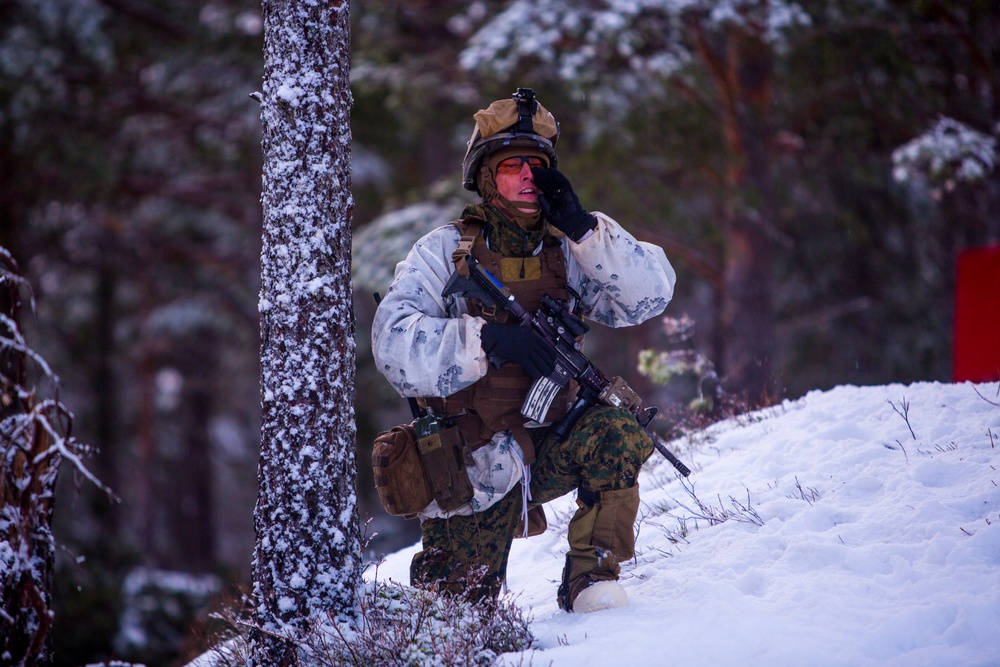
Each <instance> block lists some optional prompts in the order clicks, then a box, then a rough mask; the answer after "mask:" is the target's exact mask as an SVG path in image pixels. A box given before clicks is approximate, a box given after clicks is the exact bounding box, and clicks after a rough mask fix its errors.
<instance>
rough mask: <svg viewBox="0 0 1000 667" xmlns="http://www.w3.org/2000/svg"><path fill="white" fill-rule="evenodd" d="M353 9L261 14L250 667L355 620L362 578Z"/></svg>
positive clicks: (331, 2) (280, 2)
mask: <svg viewBox="0 0 1000 667" xmlns="http://www.w3.org/2000/svg"><path fill="white" fill-rule="evenodd" d="M349 42H350V31H349V9H348V3H347V2H346V1H339V0H323V1H321V0H298V1H297V2H289V1H287V0H265V1H264V91H263V96H262V98H261V104H262V111H261V120H262V123H263V130H264V136H263V148H264V188H263V198H262V201H263V207H264V234H263V249H262V254H261V262H262V272H261V282H262V285H261V296H260V314H261V339H262V340H261V381H262V387H261V390H262V409H263V414H262V419H263V423H262V425H261V452H260V463H259V467H258V482H259V490H258V500H257V508H256V510H255V513H254V523H255V527H256V533H257V548H256V551H255V554H254V564H253V579H254V591H255V594H256V597H257V600H256V608H255V615H256V621H257V623H256V624H257V625H258V627H259V630H258V631H257V632H256V633H255V634H254V636H253V637H252V640H251V643H252V647H251V650H252V653H253V663H254V664H256V665H268V666H269V667H271V666H276V665H293V664H299V663H298V656H297V654H296V650H295V648H296V646H295V645H296V643H297V642H298V641H300V640H301V639H302V638H303V637H304V635H305V634H306V632H307V631H308V629H309V628H310V627H312V626H313V625H314V624H317V623H321V622H323V621H324V620H326V619H327V618H329V617H330V616H333V617H339V618H341V619H348V620H349V619H353V618H354V617H355V613H356V599H355V589H354V585H355V583H356V582H357V581H358V579H359V578H360V575H361V553H360V552H361V546H360V528H359V525H358V515H357V497H356V491H355V482H356V477H357V472H356V465H355V422H354V376H355V342H354V316H353V310H352V307H351V302H352V293H351V283H350V265H351V253H350V249H351V213H352V209H353V204H354V202H353V199H352V197H351V193H350V187H351V180H350V146H351V131H350V103H351V96H350V81H349V74H350V72H349V70H350V61H349V57H348V54H349Z"/></svg>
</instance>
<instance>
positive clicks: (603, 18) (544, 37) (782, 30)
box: [459, 0, 811, 85]
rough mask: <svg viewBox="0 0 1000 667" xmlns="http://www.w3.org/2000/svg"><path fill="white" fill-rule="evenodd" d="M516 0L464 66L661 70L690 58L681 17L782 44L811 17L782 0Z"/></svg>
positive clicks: (565, 73) (576, 71)
mask: <svg viewBox="0 0 1000 667" xmlns="http://www.w3.org/2000/svg"><path fill="white" fill-rule="evenodd" d="M581 4H582V6H578V5H575V4H573V3H566V2H564V0H517V1H515V2H513V3H511V5H510V6H509V7H508V8H507V9H506V10H504V11H503V12H501V13H500V14H498V15H497V16H496V17H494V18H493V19H492V20H491V21H489V22H488V23H487V24H486V25H484V26H483V27H482V28H480V29H479V31H478V32H476V33H475V34H474V35H473V36H472V37H471V38H470V39H469V42H468V45H467V46H466V48H465V50H464V51H463V52H462V54H461V56H460V60H459V62H460V64H461V65H462V67H464V68H465V69H468V70H480V69H485V70H490V71H492V72H494V73H497V74H500V75H503V76H510V75H511V74H512V73H513V72H515V71H516V70H518V69H523V68H524V67H525V66H526V65H534V66H538V67H539V69H544V70H546V71H547V72H549V73H554V74H555V76H557V77H558V78H559V79H562V80H563V81H566V82H569V83H572V84H583V85H586V84H588V83H594V82H596V81H597V80H598V79H600V74H601V73H605V74H611V73H615V74H616V75H617V76H622V75H623V74H625V73H631V74H633V75H637V76H640V75H641V76H645V77H656V76H660V77H667V76H670V75H672V74H674V73H676V72H678V71H679V70H680V69H681V68H683V67H684V66H686V65H687V64H688V63H689V62H690V61H691V52H690V50H689V48H688V45H687V44H686V43H685V37H684V36H685V34H686V33H687V32H688V31H687V30H685V27H684V26H685V23H686V22H687V21H691V20H695V21H698V22H699V23H700V24H701V25H702V26H703V27H704V28H707V29H710V30H711V29H731V28H736V29H738V30H741V31H743V32H747V33H749V34H751V35H754V36H756V37H757V38H759V39H761V40H762V41H764V42H766V43H769V44H771V45H772V46H774V47H775V48H776V49H780V48H781V47H782V45H783V43H784V36H785V34H786V33H787V31H788V30H790V29H793V28H796V27H800V26H804V25H809V24H810V23H811V19H810V17H809V15H808V14H807V13H806V12H805V10H803V9H802V7H800V6H799V5H798V3H795V2H787V1H786V0H601V1H600V2H591V3H581Z"/></svg>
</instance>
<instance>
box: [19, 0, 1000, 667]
mask: <svg viewBox="0 0 1000 667" xmlns="http://www.w3.org/2000/svg"><path fill="white" fill-rule="evenodd" d="M351 12H352V24H353V25H352V31H353V35H352V46H351V49H352V89H353V93H354V109H353V114H352V130H353V137H354V144H353V146H352V153H353V177H352V178H353V192H354V198H355V208H354V214H353V215H354V217H353V228H354V233H355V257H354V280H355V297H356V301H357V302H356V313H357V338H358V377H357V396H356V411H357V417H358V448H359V456H358V458H359V462H360V463H361V468H362V469H361V470H360V471H359V487H360V488H359V492H360V499H359V500H360V505H361V512H362V514H363V515H364V514H367V515H370V516H373V517H375V519H374V521H373V526H374V527H375V529H377V531H378V532H379V533H380V534H379V536H378V537H377V538H376V539H375V540H373V542H372V543H371V545H370V549H371V552H372V553H373V554H374V553H378V552H385V551H389V550H394V549H396V548H398V547H399V546H401V545H404V544H408V543H411V542H412V541H413V540H415V539H416V533H415V529H416V526H415V524H414V522H403V521H402V520H398V519H396V520H387V518H386V517H385V516H384V515H382V514H381V513H380V512H379V509H378V503H377V500H376V499H375V496H374V493H373V489H372V487H371V476H370V471H369V470H368V469H367V467H366V462H367V460H368V455H367V452H368V451H369V448H370V443H371V441H372V438H373V437H374V435H375V433H376V432H378V431H379V430H382V429H385V428H388V427H390V426H392V425H394V424H396V423H399V422H401V421H404V420H406V419H407V417H408V411H407V409H406V404H405V402H404V401H402V399H400V398H399V397H397V396H396V395H395V394H394V393H393V392H392V390H391V388H390V387H389V386H388V383H386V382H385V381H384V380H383V379H382V378H381V377H380V376H379V375H378V373H377V372H376V370H375V369H374V367H373V363H372V361H371V357H370V352H369V349H368V338H369V331H368V326H369V325H370V322H371V313H372V310H373V306H374V301H373V299H372V293H373V292H376V291H384V290H385V288H386V287H387V286H388V283H389V280H390V279H391V275H392V267H393V266H394V265H395V263H396V262H397V261H398V260H399V259H401V258H402V257H403V255H404V254H405V252H406V249H407V248H408V247H409V245H410V244H411V243H412V242H413V241H414V240H415V238H416V237H417V236H418V235H419V234H420V233H422V232H423V231H425V230H428V229H430V228H431V227H433V226H436V225H438V224H443V223H446V222H448V221H449V220H451V219H453V218H455V217H456V216H457V215H458V213H459V212H460V210H461V206H462V204H463V203H464V202H467V201H470V199H469V196H468V193H464V192H463V191H462V190H461V186H460V165H461V159H462V155H463V154H464V150H465V142H466V140H467V139H468V136H469V134H470V133H471V130H472V126H471V115H472V113H473V112H474V111H475V110H477V109H479V108H484V107H485V106H486V105H487V104H488V103H489V102H490V101H492V100H494V99H499V98H504V97H508V96H509V95H510V94H511V93H512V92H513V91H514V90H515V88H516V87H518V86H527V87H532V88H534V89H536V90H537V91H538V93H539V98H540V100H541V101H542V103H543V104H544V105H545V106H546V107H547V108H548V109H549V110H551V111H552V112H553V113H554V115H555V116H556V118H557V119H558V120H559V121H560V123H561V125H562V132H563V133H562V137H561V139H560V142H559V145H558V149H559V155H560V165H561V167H562V168H563V170H564V171H565V172H566V173H567V175H568V176H569V177H570V179H571V180H572V182H573V183H574V186H575V187H576V189H577V190H578V192H579V194H580V198H581V200H582V202H583V203H584V206H586V207H587V208H589V209H591V210H602V211H605V212H607V213H609V214H610V215H612V216H613V217H615V218H616V219H617V220H619V221H620V222H621V223H622V224H623V225H625V226H626V227H627V228H628V229H629V230H630V231H632V232H633V233H634V234H635V235H636V236H637V237H639V238H640V239H644V240H649V241H653V242H656V243H659V244H661V245H662V246H663V247H664V248H665V249H666V251H667V254H668V256H669V257H670V259H671V261H672V262H673V264H674V266H675V267H676V269H677V272H678V288H677V293H676V295H675V298H674V301H673V303H672V304H671V306H670V308H669V311H668V312H669V313H670V314H671V315H672V316H673V317H680V316H682V315H684V314H686V315H688V316H690V318H692V319H693V320H694V322H695V323H696V325H697V329H696V334H695V336H694V338H693V339H692V340H691V341H689V343H688V344H689V345H690V346H692V347H693V348H695V349H696V350H698V351H699V352H700V353H702V354H703V355H704V356H705V357H707V358H708V359H710V360H711V361H712V362H713V364H714V366H715V370H716V371H717V372H718V374H719V375H720V377H722V378H723V385H724V387H725V388H726V389H727V390H728V391H730V392H734V393H740V392H744V393H747V394H748V395H750V396H753V397H759V396H762V395H768V396H771V397H790V398H794V397H797V396H800V395H802V394H803V393H805V392H806V391H808V390H810V389H826V388H830V387H833V386H836V385H838V384H858V385H867V384H882V383H889V382H904V383H905V382H911V381H915V380H941V381H948V380H950V379H951V365H952V318H953V308H954V291H955V266H956V258H957V257H958V255H959V253H960V252H962V251H963V250H966V249H969V248H974V247H980V246H986V245H990V244H996V243H998V242H1000V216H998V215H997V211H998V210H1000V175H998V173H997V171H996V170H995V169H994V165H995V162H996V159H997V157H996V140H997V136H998V134H1000V7H998V5H997V3H996V2H995V1H989V2H987V1H983V0H972V1H970V2H964V3H952V2H936V1H928V0H922V1H919V2H896V1H894V0H884V1H876V2H872V1H871V0H867V1H858V2H852V1H850V0H802V1H800V2H795V3H790V2H784V1H780V2H779V1H774V0H772V1H767V0H728V1H724V2H701V1H698V0H683V1H681V0H675V1H674V2H667V1H653V0H643V1H639V0H632V1H625V0H604V1H596V0H595V1H594V2H586V3H564V2H556V1H554V0H538V1H536V2H530V3H529V2H503V3H499V2H497V3H487V2H453V1H449V0H438V1H433V2H432V1H430V0H426V1H415V0H396V1H393V2H389V1H380V0H371V1H369V2H364V3H352V8H351ZM0 19H2V22H0V26H2V27H0V245H2V246H4V247H6V248H7V249H9V250H10V251H11V253H12V254H13V256H14V258H15V259H17V260H18V262H19V263H20V265H21V270H22V273H23V274H24V275H25V276H26V278H27V279H28V280H29V281H30V282H31V284H32V285H33V286H34V296H35V299H36V303H37V308H36V313H35V314H34V315H28V316H26V318H25V322H24V323H23V326H24V329H25V330H26V334H27V337H28V340H29V342H30V343H31V344H32V346H33V347H34V348H35V349H36V350H37V351H39V352H40V353H41V354H42V356H44V357H45V358H46V359H47V360H48V362H49V363H50V365H51V366H52V368H54V369H55V370H56V372H57V373H58V374H59V375H60V377H61V388H60V392H61V393H60V397H61V399H62V400H63V402H64V403H66V404H67V405H68V406H69V407H70V408H71V409H72V410H73V411H74V413H75V422H74V428H75V431H74V434H75V435H76V436H77V437H78V438H79V439H80V440H82V441H84V442H86V443H89V444H91V445H93V446H94V447H96V448H97V449H98V450H99V454H97V455H95V456H94V457H92V458H91V459H90V461H89V462H88V465H89V467H90V468H91V469H92V470H93V472H94V473H95V474H96V475H97V476H98V477H99V478H100V479H102V480H103V481H104V482H105V483H106V484H108V485H109V486H110V487H111V488H112V489H114V491H115V493H116V494H117V496H118V497H119V498H120V502H111V501H109V499H108V498H107V496H105V495H104V494H102V493H101V492H99V491H98V490H96V489H94V488H91V486H90V485H88V484H87V483H81V480H80V479H79V478H78V476H75V475H73V474H72V471H71V470H66V471H65V473H66V474H64V475H63V476H62V479H61V481H60V488H59V493H58V495H57V503H56V510H55V521H56V536H57V539H58V540H59V543H60V545H61V546H62V550H61V551H60V554H59V558H58V561H57V570H56V574H55V580H54V581H55V592H56V598H55V610H56V614H57V615H56V618H55V622H54V627H53V632H52V639H53V643H54V646H53V648H54V650H55V655H56V663H55V664H59V665H62V664H65V665H78V664H82V663H83V662H85V661H96V660H104V659H108V658H110V657H112V656H114V657H117V658H121V659H127V660H134V661H144V662H146V663H147V664H149V665H151V666H154V665H169V664H177V662H178V661H179V660H183V658H184V657H185V656H186V655H193V654H194V653H195V652H197V650H198V642H199V638H198V632H199V630H198V629H197V628H194V629H192V627H193V626H192V619H198V618H204V613H203V612H204V610H205V608H206V607H207V606H208V605H209V604H211V602H210V601H211V600H216V599H218V598H220V597H224V596H225V595H226V594H227V593H229V592H232V591H236V590H238V589H240V588H244V589H245V588H246V586H247V585H248V582H249V569H250V563H251V556H252V551H253V526H252V517H253V505H254V501H255V499H256V468H257V452H258V443H259V437H260V393H259V352H260V349H259V341H258V332H259V325H258V314H257V299H258V290H259V285H260V261H259V260H260V233H261V210H260V192H261V184H260V174H261V147H260V119H259V107H258V104H257V102H256V101H254V99H252V98H251V97H250V94H251V93H253V92H254V91H256V90H259V88H260V82H261V76H262V65H263V63H262V57H261V51H262V39H263V25H262V21H261V13H260V6H259V4H258V3H256V2H251V1H249V0H228V1H214V2H193V1H191V0H173V1H171V2H158V1H142V0H9V1H8V2H6V3H4V4H3V5H2V7H0ZM672 344H673V342H672V340H671V338H670V337H669V336H668V334H667V332H666V331H665V330H664V328H663V326H662V325H661V323H660V322H650V323H647V324H645V325H643V326H641V327H637V328H635V329H633V330H630V331H628V332H617V333H615V334H613V335H608V334H607V333H605V332H596V333H595V335H594V336H592V337H591V338H590V339H589V340H588V351H589V352H591V353H592V356H593V357H594V358H596V359H599V360H600V365H601V366H602V368H604V369H605V370H606V371H609V372H611V373H620V374H623V375H625V376H626V377H627V379H628V380H629V382H630V383H631V384H632V385H633V386H635V387H637V388H638V389H639V390H640V393H641V394H643V395H644V396H645V397H647V403H651V404H657V403H659V404H661V405H664V404H670V403H671V402H672V401H674V402H676V401H677V400H680V399H679V398H678V397H677V396H675V395H672V394H671V393H670V390H669V387H663V386H661V385H658V384H656V383H655V382H654V381H653V380H652V379H651V378H649V377H646V376H644V375H642V374H640V373H638V371H637V370H636V367H637V356H638V353H639V351H640V350H643V349H654V350H663V349H666V348H668V347H670V346H671V345H672Z"/></svg>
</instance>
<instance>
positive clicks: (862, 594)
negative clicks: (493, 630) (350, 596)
mask: <svg viewBox="0 0 1000 667" xmlns="http://www.w3.org/2000/svg"><path fill="white" fill-rule="evenodd" d="M699 437H700V441H699V442H691V443H688V444H686V445H679V446H678V447H677V448H678V450H679V452H678V453H679V454H680V456H681V458H683V459H684V460H685V461H687V462H688V463H689V465H691V467H692V469H693V470H694V473H693V474H692V476H691V478H690V480H689V482H688V484H689V487H693V495H692V493H691V492H689V490H688V489H685V487H684V486H682V484H681V483H680V481H679V480H678V477H677V476H676V474H675V473H674V471H673V468H672V467H671V466H670V464H669V463H667V462H666V461H665V460H664V459H662V458H660V457H659V455H658V454H654V455H653V456H654V458H653V459H651V460H650V462H649V463H648V464H647V465H646V467H645V469H644V471H643V476H642V477H641V479H640V485H641V489H642V501H643V504H642V507H641V509H640V521H639V537H638V543H637V554H638V555H637V557H636V559H635V560H634V561H633V562H631V563H629V564H626V565H625V567H624V568H623V583H624V586H625V588H626V590H627V591H628V594H629V596H630V598H631V601H632V602H631V604H630V606H628V607H626V608H623V609H617V610H611V611H604V612H598V613H595V614H588V615H574V614H566V613H564V612H562V611H560V610H559V609H558V608H557V606H556V602H555V591H556V587H557V585H558V579H559V576H560V573H561V569H562V565H563V553H564V548H565V547H564V545H565V530H566V523H567V521H568V519H569V516H570V514H571V513H572V510H573V508H574V503H573V499H572V497H566V498H563V499H561V500H560V501H558V502H556V503H551V504H550V505H548V506H546V510H547V514H548V516H549V530H548V532H546V533H545V534H544V535H541V536H538V537H535V538H531V539H529V540H517V541H516V542H515V545H514V549H513V553H512V555H511V564H510V569H509V572H508V583H509V586H510V590H511V592H512V593H514V594H516V595H517V596H518V598H517V599H518V601H519V603H520V604H521V605H522V606H523V607H524V608H525V609H526V610H530V611H529V614H530V616H531V617H532V618H533V619H534V621H533V623H532V630H533V632H534V634H535V636H536V637H537V638H538V648H537V649H536V650H535V651H534V652H533V653H532V652H528V653H526V654H524V655H522V654H516V655H507V656H504V659H503V663H504V664H507V665H527V664H529V661H530V664H533V665H536V666H539V667H540V666H543V665H550V664H551V665H553V666H555V667H588V666H594V667H609V666H611V665H629V666H638V665H651V666H652V665H673V666H686V665H693V666H702V665H712V666H715V667H726V666H729V665H733V666H736V665H739V666H740V667H747V666H753V665H762V666H766V667H781V666H800V665H809V666H810V667H814V666H817V665H830V666H836V667H842V666H845V665H850V666H851V667H859V666H863V665H880V666H881V665H899V666H907V667H909V666H916V665H919V666H921V667H925V666H941V667H952V666H955V665H962V666H963V667H972V666H983V667H985V666H988V665H992V666H996V665H1000V486H998V484H1000V395H998V387H997V386H996V385H993V384H990V385H987V384H982V385H972V384H938V383H919V384H913V385H908V386H903V385H889V386H876V387H847V386H844V387H837V388H835V389H832V390H830V391H826V392H812V393H810V394H808V395H806V396H805V397H803V398H801V399H799V400H796V401H788V402H786V403H784V404H783V405H780V406H776V407H774V408H771V409H768V410H764V411H762V412H759V413H755V414H753V415H748V416H745V417H743V418H740V419H738V420H731V421H728V422H724V423H720V424H717V425H716V426H714V427H712V428H711V429H710V430H709V432H708V433H707V434H702V435H700V436H699ZM699 503H700V504H701V506H699ZM698 514H701V515H703V516H705V517H710V518H712V520H709V519H707V518H695V517H696V515H698ZM727 516H728V520H725V521H723V522H721V523H718V522H717V521H718V520H720V519H723V518H726V517H727ZM416 548H417V547H416V546H414V547H411V548H409V549H404V550H402V551H400V552H397V553H395V554H391V555H390V556H389V557H388V558H387V560H386V562H385V563H383V564H382V565H381V566H380V568H379V577H380V578H383V579H385V578H390V579H394V580H396V581H399V582H403V583H405V582H406V581H407V567H408V565H409V560H410V557H411V556H412V554H413V552H414V551H415V550H416Z"/></svg>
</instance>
